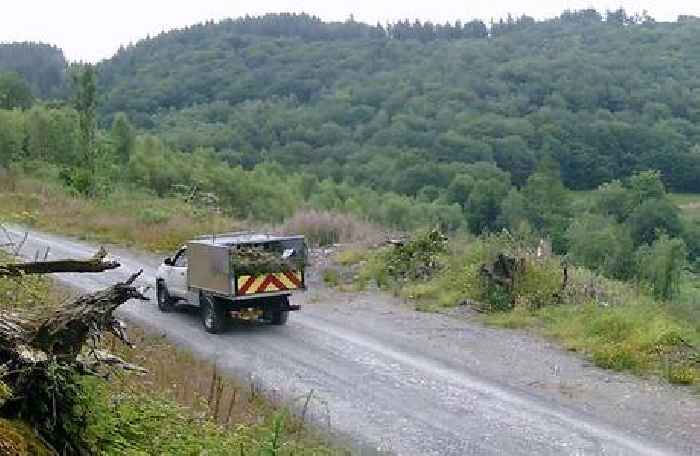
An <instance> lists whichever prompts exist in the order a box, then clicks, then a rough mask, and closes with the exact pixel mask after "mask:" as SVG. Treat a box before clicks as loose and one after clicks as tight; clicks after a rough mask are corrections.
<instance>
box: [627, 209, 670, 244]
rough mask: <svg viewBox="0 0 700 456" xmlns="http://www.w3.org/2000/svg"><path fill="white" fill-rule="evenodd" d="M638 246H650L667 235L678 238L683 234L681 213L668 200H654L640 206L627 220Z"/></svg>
mask: <svg viewBox="0 0 700 456" xmlns="http://www.w3.org/2000/svg"><path fill="white" fill-rule="evenodd" d="M627 224H628V225H629V227H630V229H631V234H632V239H633V240H634V242H635V244H636V245H641V244H650V243H652V242H654V241H655V240H656V239H658V237H659V236H660V235H661V234H663V233H665V234H668V235H669V236H674V237H675V236H678V235H679V234H681V232H682V226H681V220H680V216H679V211H678V208H677V207H676V206H674V205H673V203H671V202H670V201H668V200H667V199H652V200H647V201H644V202H643V203H642V204H640V205H639V207H637V208H636V209H635V210H634V211H633V212H632V213H631V214H630V216H629V218H628V219H627Z"/></svg>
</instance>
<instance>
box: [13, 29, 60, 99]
mask: <svg viewBox="0 0 700 456" xmlns="http://www.w3.org/2000/svg"><path fill="white" fill-rule="evenodd" d="M67 67H68V63H67V62H66V59H65V57H64V56H63V51H61V50H60V49H59V48H57V47H56V46H52V45H49V44H43V43H32V42H25V43H5V44H4V43H0V72H2V71H11V72H15V73H18V74H19V75H21V76H22V77H23V78H24V79H25V80H26V81H27V83H28V84H29V87H30V88H31V90H32V93H33V94H34V96H36V97H41V98H56V97H62V96H64V95H65V93H66V82H67V78H66V71H67Z"/></svg>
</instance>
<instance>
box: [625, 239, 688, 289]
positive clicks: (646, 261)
mask: <svg viewBox="0 0 700 456" xmlns="http://www.w3.org/2000/svg"><path fill="white" fill-rule="evenodd" d="M687 257H688V253H687V249H686V246H685V243H684V242H683V241H682V240H681V239H671V238H669V237H668V236H667V235H662V236H661V237H660V238H659V239H658V240H656V241H655V242H654V243H653V244H652V245H651V246H646V245H645V246H642V247H640V248H639V250H638V251H637V268H638V271H639V272H638V274H639V280H640V281H642V282H644V283H646V284H647V285H648V286H649V287H650V288H651V290H652V292H653V293H654V296H655V297H657V298H660V299H671V298H673V297H674V296H676V295H678V292H679V290H680V280H681V274H682V272H683V269H684V268H685V267H686V265H687Z"/></svg>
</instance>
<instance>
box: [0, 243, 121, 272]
mask: <svg viewBox="0 0 700 456" xmlns="http://www.w3.org/2000/svg"><path fill="white" fill-rule="evenodd" d="M119 266H121V265H120V264H119V262H117V261H113V260H110V261H107V251H106V250H105V249H104V247H101V248H100V250H99V251H98V252H97V253H96V254H95V256H93V257H92V258H89V259H86V260H74V259H67V260H51V261H31V262H28V263H15V264H7V265H4V266H0V277H19V276H21V275H22V274H56V273H61V272H79V273H83V272H104V271H108V270H110V269H116V268H118V267H119Z"/></svg>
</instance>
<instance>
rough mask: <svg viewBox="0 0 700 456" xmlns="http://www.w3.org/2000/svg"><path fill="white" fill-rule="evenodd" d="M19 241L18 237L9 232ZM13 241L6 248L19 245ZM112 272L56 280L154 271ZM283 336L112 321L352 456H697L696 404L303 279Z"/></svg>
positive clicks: (63, 243)
mask: <svg viewBox="0 0 700 456" xmlns="http://www.w3.org/2000/svg"><path fill="white" fill-rule="evenodd" d="M18 231H19V230H18ZM19 234H20V233H19V232H17V234H16V236H19ZM46 246H50V247H51V250H50V252H51V253H50V257H51V258H62V257H87V256H90V255H92V254H93V253H94V252H95V250H96V248H97V247H96V246H94V245H90V244H87V243H84V242H80V241H75V240H71V239H66V238H63V237H60V236H54V235H46V234H42V233H30V237H29V240H28V241H27V244H26V245H25V247H24V249H23V252H24V253H26V254H28V255H29V256H33V255H34V252H35V251H36V250H42V251H43V250H45V248H46ZM111 251H112V252H113V253H114V256H116V257H118V258H119V259H120V260H121V262H122V264H123V267H122V268H121V269H119V270H117V271H111V272H108V273H104V274H97V275H88V274H79V275H72V274H65V275H63V276H62V277H61V279H62V280H64V281H65V282H66V283H68V284H70V285H72V286H75V287H77V288H80V289H83V290H94V289H97V288H102V287H105V286H107V285H109V284H111V283H113V282H114V281H115V280H119V279H122V278H124V277H125V276H126V275H127V274H129V273H131V272H133V271H135V270H138V269H141V268H143V269H144V281H145V282H146V283H148V284H152V282H153V276H154V271H155V269H156V267H157V265H158V263H159V261H160V258H157V257H155V256H153V255H149V254H144V253H140V252H134V251H129V250H124V249H116V248H112V249H111ZM311 288H312V291H310V292H309V293H307V294H306V295H304V296H302V297H299V298H297V299H296V301H295V302H296V303H300V304H302V306H303V310H302V311H301V312H298V313H295V314H293V315H292V316H291V317H290V322H289V324H288V325H287V326H285V327H272V326H267V325H243V324H239V325H234V326H233V327H232V328H231V329H230V330H229V331H228V332H227V333H225V334H223V335H219V336H212V335H209V334H207V333H205V332H204V331H203V330H202V329H201V326H200V322H199V320H198V318H197V317H196V315H194V314H193V313H192V312H179V313H174V314H162V313H160V312H159V311H158V310H157V308H156V306H155V303H153V302H151V303H145V304H144V303H129V304H127V305H126V306H125V307H124V308H123V311H122V312H123V314H124V316H126V317H127V318H128V319H130V320H132V321H133V322H135V323H136V324H139V325H141V326H144V327H146V328H151V329H154V330H157V331H160V332H162V333H164V334H166V335H167V336H168V337H169V338H170V339H171V340H172V341H174V342H175V343H178V344H181V345H182V346H185V347H187V348H189V349H191V350H192V351H193V352H194V353H196V354H197V355H199V356H202V357H207V358H210V359H212V360H215V361H216V362H217V364H218V365H219V367H221V368H223V369H226V370H228V371H230V372H231V373H233V374H235V375H238V376H240V377H242V378H244V379H247V378H249V377H251V378H253V379H254V381H256V382H259V383H260V384H261V385H262V386H263V387H264V388H265V389H267V390H270V391H276V392H277V395H278V396H279V397H282V398H284V399H286V400H288V401H290V402H293V403H296V404H301V403H302V402H303V401H302V400H301V398H302V397H304V396H306V395H307V394H308V393H309V392H310V391H313V397H314V398H315V399H314V400H313V401H312V407H311V411H312V415H313V417H314V419H315V420H316V421H317V422H318V423H320V424H328V423H329V422H330V426H331V428H332V430H333V431H334V432H337V433H339V434H340V435H342V436H346V437H349V438H350V439H351V440H352V442H353V443H354V444H355V445H356V447H357V449H358V450H357V452H358V453H362V454H371V453H375V452H377V451H378V450H383V451H388V452H392V453H397V454H406V455H409V454H410V455H468V454H503V455H520V454H522V455H535V454H567V455H568V454H571V455H573V454H576V455H583V454H586V455H588V454H591V455H593V454H606V455H627V454H630V455H636V454H700V398H698V397H697V396H692V395H691V393H690V391H689V390H688V389H684V388H677V387H673V386H669V385H666V384H664V383H662V382H660V381H657V380H642V379H637V378H633V377H631V376H627V375H621V374H616V373H612V372H609V371H603V370H600V369H597V368H595V367H592V366H590V365H589V364H588V363H586V362H585V361H584V360H582V359H581V358H579V357H578V356H576V355H573V354H570V353H566V352H564V351H563V350H561V349H559V348H557V347H556V346H554V345H552V344H550V343H548V342H546V341H544V340H542V339H540V338H537V337H534V336H530V335H526V334H523V333H519V332H509V331H503V330H495V329H488V328H484V327H483V326H481V325H479V324H476V323H474V322H470V321H469V320H468V319H460V318H454V317H449V316H444V315H433V314H423V313H418V312H415V311H412V310H410V309H408V308H407V307H406V306H402V305H401V303H399V302H398V301H395V300H394V299H393V298H391V297H387V296H385V295H383V294H377V293H361V294H352V295H350V294H342V293H337V292H335V291H333V290H329V289H327V288H325V287H323V285H322V284H321V283H320V282H319V281H318V279H317V278H314V277H312V280H311Z"/></svg>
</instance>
